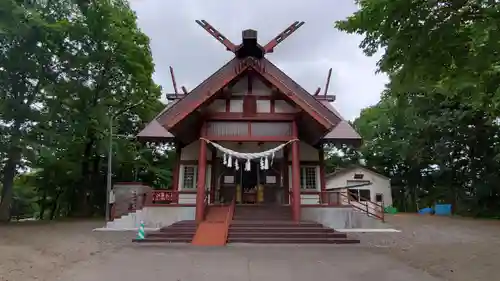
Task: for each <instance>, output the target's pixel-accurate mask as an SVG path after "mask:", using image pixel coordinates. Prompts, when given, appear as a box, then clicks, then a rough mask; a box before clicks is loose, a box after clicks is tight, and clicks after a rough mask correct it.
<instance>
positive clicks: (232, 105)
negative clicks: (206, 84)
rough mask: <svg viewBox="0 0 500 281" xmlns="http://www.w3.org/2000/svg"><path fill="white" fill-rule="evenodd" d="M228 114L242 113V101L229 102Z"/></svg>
mask: <svg viewBox="0 0 500 281" xmlns="http://www.w3.org/2000/svg"><path fill="white" fill-rule="evenodd" d="M229 112H243V100H230V101H229Z"/></svg>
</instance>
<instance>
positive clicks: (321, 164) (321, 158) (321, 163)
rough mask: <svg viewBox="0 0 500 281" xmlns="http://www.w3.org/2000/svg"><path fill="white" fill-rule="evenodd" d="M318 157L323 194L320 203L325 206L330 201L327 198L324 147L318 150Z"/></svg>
mask: <svg viewBox="0 0 500 281" xmlns="http://www.w3.org/2000/svg"><path fill="white" fill-rule="evenodd" d="M318 155H319V184H320V187H321V193H320V198H319V200H320V201H319V202H320V203H321V204H325V203H327V202H328V199H327V198H326V196H327V195H328V194H326V193H325V191H326V179H325V152H324V150H323V146H320V147H319V148H318Z"/></svg>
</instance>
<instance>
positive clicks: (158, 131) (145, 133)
mask: <svg viewBox="0 0 500 281" xmlns="http://www.w3.org/2000/svg"><path fill="white" fill-rule="evenodd" d="M176 102H177V101H171V102H169V103H168V104H167V105H166V106H165V108H164V109H163V110H162V111H161V112H160V113H159V114H158V115H157V116H156V117H155V118H153V120H152V121H151V122H149V123H148V124H147V125H146V127H144V129H142V130H141V131H140V132H139V133H138V134H137V138H139V139H142V140H165V139H171V138H173V137H174V135H172V133H170V132H169V131H167V130H166V129H165V128H164V127H163V126H162V125H161V124H160V123H159V122H158V120H156V118H158V117H159V116H160V115H161V114H163V113H164V112H165V111H167V110H168V109H169V108H170V107H172V105H174V104H175V103H176Z"/></svg>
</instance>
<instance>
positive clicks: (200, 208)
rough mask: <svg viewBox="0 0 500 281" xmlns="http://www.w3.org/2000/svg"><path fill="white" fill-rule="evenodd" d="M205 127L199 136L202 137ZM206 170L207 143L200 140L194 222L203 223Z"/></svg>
mask: <svg viewBox="0 0 500 281" xmlns="http://www.w3.org/2000/svg"><path fill="white" fill-rule="evenodd" d="M204 129H205V126H203V127H202V131H201V135H202V136H203V135H204V131H205V130H204ZM206 169H207V143H206V141H204V140H200V154H199V155H198V182H197V184H196V221H197V222H201V221H203V217H204V213H205V180H206V179H205V174H206Z"/></svg>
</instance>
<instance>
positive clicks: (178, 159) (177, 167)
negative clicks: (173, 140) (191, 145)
mask: <svg viewBox="0 0 500 281" xmlns="http://www.w3.org/2000/svg"><path fill="white" fill-rule="evenodd" d="M181 152H182V147H181V145H180V144H179V143H177V144H176V145H175V164H174V165H175V167H174V174H173V175H172V191H173V195H174V196H175V194H177V191H179V174H180V170H181ZM172 199H174V202H175V203H179V197H178V196H175V197H174V198H172Z"/></svg>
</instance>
